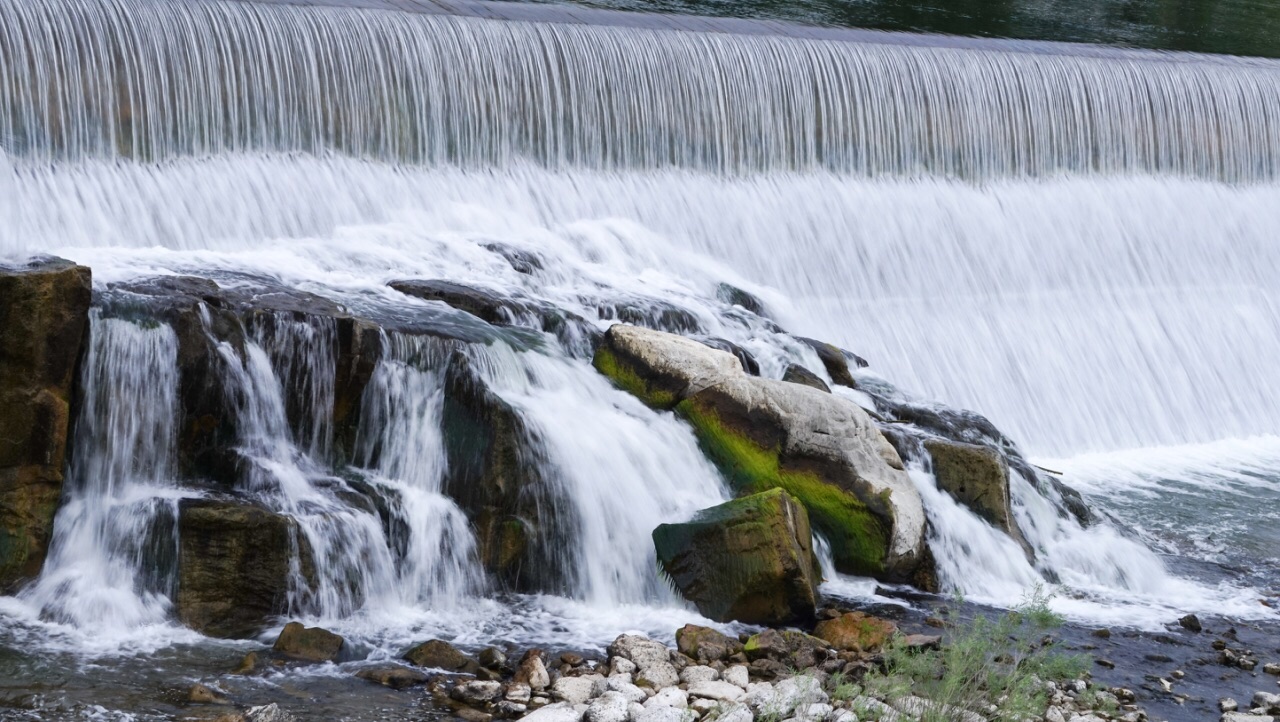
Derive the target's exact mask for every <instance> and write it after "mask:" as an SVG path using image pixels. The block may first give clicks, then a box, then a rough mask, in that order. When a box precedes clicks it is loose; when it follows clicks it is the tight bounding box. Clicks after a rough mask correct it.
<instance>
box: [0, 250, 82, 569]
mask: <svg viewBox="0 0 1280 722" xmlns="http://www.w3.org/2000/svg"><path fill="white" fill-rule="evenodd" d="M91 300H92V282H91V279H90V272H89V269H88V268H85V267H83V266H77V265H75V264H72V263H71V262H69V261H63V260H61V259H55V258H48V259H41V260H37V261H33V262H32V263H30V264H28V265H26V266H22V267H17V268H9V267H0V409H3V411H2V412H0V594H2V593H5V592H8V591H12V590H13V589H15V588H16V587H17V585H19V584H20V583H22V582H23V581H25V580H28V579H31V578H32V577H34V576H36V575H37V574H39V572H40V568H41V566H42V565H43V564H44V559H45V555H46V554H47V552H48V549H49V541H50V538H51V536H52V533H53V517H54V514H55V513H56V511H57V505H58V499H59V497H60V496H61V494H62V482H63V473H64V467H65V464H66V457H67V436H68V433H69V430H70V426H71V414H72V409H71V406H72V395H73V391H72V389H73V385H74V382H75V378H76V370H77V366H78V362H79V359H80V356H81V353H82V352H83V349H84V347H85V339H86V336H87V334H88V325H89V304H90V301H91Z"/></svg>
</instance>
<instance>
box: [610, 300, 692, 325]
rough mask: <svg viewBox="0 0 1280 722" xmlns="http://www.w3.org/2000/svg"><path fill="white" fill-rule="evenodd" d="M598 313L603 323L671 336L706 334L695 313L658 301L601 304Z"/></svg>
mask: <svg viewBox="0 0 1280 722" xmlns="http://www.w3.org/2000/svg"><path fill="white" fill-rule="evenodd" d="M596 312H597V313H598V314H599V317H600V320H602V321H620V322H622V323H629V324H632V325H634V326H643V327H644V328H651V329H654V330H657V331H667V332H669V333H679V334H698V333H703V329H702V323H701V322H700V321H698V317H697V316H696V315H694V314H693V312H692V311H689V310H688V309H684V308H680V307H679V306H677V305H675V304H673V303H668V302H666V301H660V300H658V299H654V298H636V299H633V300H630V301H607V302H601V303H598V304H597V305H596Z"/></svg>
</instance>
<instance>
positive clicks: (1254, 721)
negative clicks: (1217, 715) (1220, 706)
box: [1220, 712, 1275, 722]
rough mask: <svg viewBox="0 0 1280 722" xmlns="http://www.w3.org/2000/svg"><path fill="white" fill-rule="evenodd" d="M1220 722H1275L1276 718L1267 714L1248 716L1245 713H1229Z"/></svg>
mask: <svg viewBox="0 0 1280 722" xmlns="http://www.w3.org/2000/svg"><path fill="white" fill-rule="evenodd" d="M1220 722H1275V717H1272V716H1271V715H1265V714H1246V713H1244V712H1227V713H1226V714H1224V715H1222V719H1221V720H1220Z"/></svg>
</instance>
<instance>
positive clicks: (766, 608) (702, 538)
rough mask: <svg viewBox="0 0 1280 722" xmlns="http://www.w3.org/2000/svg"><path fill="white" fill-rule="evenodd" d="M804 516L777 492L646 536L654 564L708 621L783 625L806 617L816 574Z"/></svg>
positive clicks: (700, 514)
mask: <svg viewBox="0 0 1280 722" xmlns="http://www.w3.org/2000/svg"><path fill="white" fill-rule="evenodd" d="M812 539H813V537H812V532H811V531H810V530H809V516H808V514H807V513H806V512H805V510H804V507H803V506H801V505H800V504H799V503H798V502H797V501H796V500H795V499H793V498H792V497H791V496H790V495H789V494H787V493H786V492H784V491H782V490H781V489H771V490H769V491H765V492H762V493H760V494H754V495H752V496H747V497H743V498H741V499H735V500H733V501H730V502H726V503H724V504H721V505H719V506H714V507H711V508H710V509H704V510H702V511H700V512H698V514H697V516H695V517H694V518H693V519H692V520H690V521H687V522H684V523H680V524H662V525H660V526H658V528H657V529H655V530H654V531H653V543H654V546H655V547H656V548H657V551H658V562H659V563H660V564H661V565H662V568H663V569H664V570H665V571H666V572H667V574H668V575H669V576H670V577H671V579H672V580H673V581H674V582H675V585H676V588H677V589H679V590H680V592H681V593H682V594H683V595H684V597H685V598H686V599H688V600H689V601H691V602H693V603H694V604H695V605H697V607H698V611H700V612H702V614H704V615H706V616H707V617H708V618H710V619H714V620H716V621H721V622H727V621H731V620H736V621H739V622H746V623H749V624H783V623H786V622H791V621H794V620H797V619H808V618H810V617H812V616H813V613H814V608H815V605H816V603H817V588H818V583H819V582H820V581H821V574H820V572H819V571H818V570H817V568H816V564H815V563H814V556H813V548H812V544H813V541H812Z"/></svg>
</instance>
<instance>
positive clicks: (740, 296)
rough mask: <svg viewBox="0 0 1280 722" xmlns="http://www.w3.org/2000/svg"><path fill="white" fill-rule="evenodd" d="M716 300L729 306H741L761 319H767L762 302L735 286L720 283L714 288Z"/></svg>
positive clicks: (767, 315)
mask: <svg viewBox="0 0 1280 722" xmlns="http://www.w3.org/2000/svg"><path fill="white" fill-rule="evenodd" d="M716 298H718V299H720V300H721V301H724V302H725V303H727V304H729V305H731V306H741V307H743V308H745V309H747V310H748V311H750V312H752V313H754V314H755V315H757V316H760V317H762V318H768V317H769V314H768V312H767V311H766V310H765V307H764V302H763V301H761V300H760V299H759V298H756V297H755V296H754V295H752V294H750V293H747V292H746V291H744V290H742V289H741V288H738V287H737V286H731V285H729V284H727V283H721V284H720V285H718V286H716Z"/></svg>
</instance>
